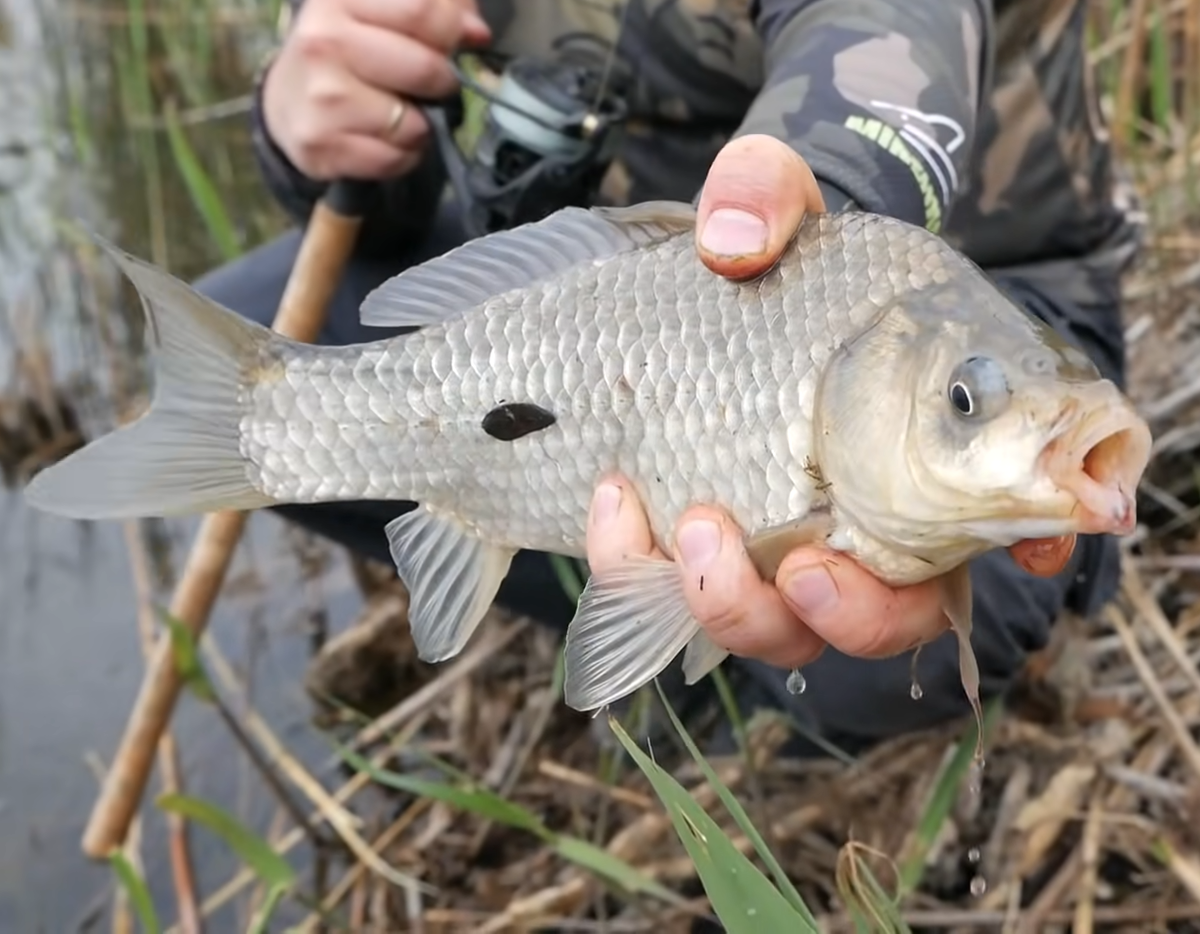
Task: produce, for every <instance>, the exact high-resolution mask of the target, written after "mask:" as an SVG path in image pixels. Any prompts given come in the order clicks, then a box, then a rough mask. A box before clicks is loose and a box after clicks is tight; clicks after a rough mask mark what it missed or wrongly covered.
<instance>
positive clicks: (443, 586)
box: [386, 506, 516, 662]
mask: <svg viewBox="0 0 1200 934" xmlns="http://www.w3.org/2000/svg"><path fill="white" fill-rule="evenodd" d="M386 532H387V537H388V547H389V548H390V549H391V552H392V560H393V561H394V562H395V563H396V571H397V572H398V573H399V575H400V580H401V581H403V582H404V586H405V587H407V588H408V593H409V608H408V620H409V626H410V627H411V629H412V636H413V641H414V642H415V643H416V645H417V655H418V656H419V657H420V659H421V660H422V661H425V662H440V661H445V660H446V659H448V658H453V657H454V656H455V655H457V654H458V653H459V652H461V651H462V648H463V646H464V645H466V644H467V641H468V640H469V639H470V638H471V636H472V634H474V632H475V630H476V628H478V626H479V623H480V622H481V621H482V620H483V617H484V615H485V614H486V613H487V611H488V608H489V607H491V605H492V601H493V600H495V598H496V591H498V590H499V589H500V584H501V583H502V582H503V580H504V578H505V576H506V575H507V574H508V569H509V567H510V566H511V565H512V559H513V556H514V555H515V554H516V551H515V550H513V549H509V548H502V547H500V546H498V545H491V544H488V543H487V542H485V541H483V540H482V539H481V538H479V537H478V536H476V535H475V534H473V533H472V532H470V531H469V530H468V529H467V528H466V527H465V526H464V525H463V524H462V523H461V522H459V521H458V520H457V519H455V518H453V517H451V516H445V515H439V514H435V513H433V512H430V511H429V510H428V509H427V508H426V507H424V506H418V507H417V508H416V509H414V510H412V511H411V512H408V513H405V514H404V515H403V516H400V517H399V518H396V519H393V520H392V521H391V522H389V523H388V524H387V527H386Z"/></svg>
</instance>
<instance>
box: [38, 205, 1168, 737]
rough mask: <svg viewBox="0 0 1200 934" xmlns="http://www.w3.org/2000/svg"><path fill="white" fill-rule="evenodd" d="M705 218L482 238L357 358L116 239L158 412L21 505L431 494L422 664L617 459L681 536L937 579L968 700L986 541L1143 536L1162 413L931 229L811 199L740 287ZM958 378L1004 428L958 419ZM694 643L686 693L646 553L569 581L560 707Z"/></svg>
mask: <svg viewBox="0 0 1200 934" xmlns="http://www.w3.org/2000/svg"><path fill="white" fill-rule="evenodd" d="M695 221H696V214H695V210H694V209H693V208H692V207H691V206H690V205H683V204H676V203H668V202H654V203H649V204H643V205H635V206H634V207H632V208H621V209H597V210H593V211H585V210H581V209H577V208H571V209H567V210H564V211H560V212H557V213H556V214H553V215H551V216H550V217H548V218H546V219H545V220H543V221H539V222H537V223H535V224H529V225H525V226H524V227H520V228H517V229H515V230H511V231H505V232H502V233H498V234H493V235H490V236H487V237H483V238H481V239H479V240H475V241H472V242H471V243H468V244H466V245H464V246H462V247H459V248H458V249H455V250H452V251H450V252H449V253H447V254H445V255H444V256H441V257H438V258H437V259H434V260H431V261H429V262H427V263H425V264H422V265H421V266H418V267H415V268H413V269H410V270H407V271H406V272H404V273H402V274H400V275H399V276H396V277H395V278H393V279H390V280H388V281H387V282H385V283H384V284H383V285H381V286H380V287H379V288H378V289H377V290H376V291H375V292H373V293H372V294H371V295H369V296H368V297H367V299H366V300H365V301H364V302H363V305H362V308H361V318H362V321H363V323H364V324H365V325H368V326H372V325H384V326H389V327H415V328H416V329H417V330H416V331H415V332H413V333H409V334H406V335H404V336H402V337H398V338H391V339H386V340H380V341H375V342H371V343H368V344H362V345H357V346H353V347H316V346H310V345H304V344H298V343H295V342H291V341H288V340H286V339H284V338H282V337H280V336H279V335H276V334H273V333H271V332H270V331H268V330H267V329H265V328H262V327H260V326H258V325H256V324H253V323H252V322H248V321H246V320H244V319H241V318H239V317H237V316H236V315H234V314H233V313H232V312H230V311H228V310H226V309H223V308H221V307H219V306H217V305H215V304H214V303H212V302H211V301H210V300H208V299H206V298H204V297H203V296H200V295H199V294H198V293H196V292H195V290H193V289H191V288H190V287H188V286H187V285H185V284H184V283H182V282H180V281H179V280H177V279H174V278H172V277H170V276H168V275H167V274H166V273H164V272H163V271H161V270H159V269H156V268H155V267H153V266H150V265H148V264H145V263H142V262H140V261H138V260H136V259H134V258H133V257H130V256H128V255H127V254H124V253H122V252H120V251H119V250H116V249H115V248H110V253H111V254H112V255H113V256H114V258H115V259H116V260H117V261H118V262H119V263H120V264H121V266H122V268H123V269H124V270H125V272H126V273H127V274H128V275H129V276H130V278H131V279H132V280H133V281H134V283H135V285H137V287H138V291H139V293H140V294H141V296H142V299H143V305H144V306H145V309H146V312H147V315H148V317H149V319H150V322H151V324H152V325H153V326H152V328H151V329H150V331H149V333H150V334H152V335H154V337H155V339H156V341H157V344H156V351H157V352H158V354H159V355H160V360H159V361H158V364H157V366H156V370H155V373H156V377H157V378H156V387H155V394H154V398H153V401H152V404H151V407H150V410H149V412H148V413H147V414H146V415H145V416H144V417H143V418H141V419H139V420H138V421H137V422H135V423H133V424H131V425H129V426H126V427H123V428H120V429H118V430H117V431H116V432H114V433H113V434H112V435H111V436H109V437H106V438H103V439H100V440H99V441H97V442H95V443H93V444H91V445H88V446H87V447H86V448H84V449H83V450H82V451H79V452H76V453H74V454H72V455H71V456H69V457H68V458H66V459H65V460H64V461H62V462H61V463H60V464H57V465H55V466H54V467H52V468H50V469H49V470H46V471H44V472H43V473H41V474H40V475H39V476H38V477H37V478H36V479H35V480H34V482H33V483H32V484H31V485H30V486H29V487H28V489H27V492H26V495H27V496H28V497H29V498H30V499H31V500H32V501H33V502H34V504H35V505H39V506H40V507H41V508H44V509H47V510H48V511H52V512H58V513H60V514H64V515H71V516H74V517H76V518H129V517H133V516H147V515H178V514H185V513H194V512H201V511H206V510H210V509H228V508H239V509H246V508H257V507H261V506H268V505H273V504H278V503H314V502H328V501H335V500H362V499H368V500H413V501H416V503H418V504H419V505H418V506H417V508H415V509H412V510H411V511H408V512H406V513H404V514H403V515H402V516H400V517H398V518H396V519H394V520H392V521H391V522H390V523H388V525H387V527H386V529H384V530H383V532H382V534H384V535H386V537H387V540H388V544H389V547H390V549H391V554H392V557H393V559H394V561H395V563H396V569H397V572H398V573H399V575H400V577H401V579H402V580H403V581H404V583H405V584H406V585H407V587H408V589H409V592H410V604H409V622H410V625H411V631H412V634H413V638H414V641H415V642H416V644H417V650H418V654H419V656H420V657H421V658H422V659H425V660H426V661H440V660H444V659H447V658H451V657H453V656H454V655H456V654H457V653H458V652H459V651H461V649H462V647H463V646H464V645H465V644H466V641H467V640H468V639H469V638H470V636H471V634H472V632H473V631H474V630H475V628H476V626H477V625H478V623H479V622H480V620H481V619H482V618H483V616H484V614H485V613H486V611H487V608H488V606H489V605H490V604H491V602H492V600H493V598H494V597H495V594H496V592H497V589H498V587H499V585H500V583H501V581H502V580H503V579H504V577H505V575H506V574H507V573H508V569H509V566H510V562H511V560H512V558H513V556H514V554H515V553H516V552H517V551H518V550H519V549H522V548H526V549H535V550H542V551H550V552H558V553H563V554H569V555H575V556H580V557H582V556H584V554H585V545H586V531H587V517H588V510H589V506H590V503H591V499H592V495H593V491H594V490H595V488H596V485H597V483H598V481H599V480H600V479H601V478H602V477H603V476H604V475H605V474H608V473H610V472H619V473H621V474H623V475H625V477H627V478H628V479H629V481H630V482H632V484H633V486H634V488H635V489H636V491H637V493H638V495H639V498H640V500H641V502H642V504H643V505H644V506H645V508H646V511H647V514H648V517H649V520H650V523H651V526H652V529H653V531H654V533H655V538H656V539H657V541H658V543H659V545H660V546H661V547H662V548H663V549H664V550H666V551H667V552H668V553H670V552H671V551H672V542H671V530H672V529H673V527H674V525H675V523H676V520H677V519H678V518H679V517H680V515H681V513H682V512H683V511H684V510H685V509H686V508H687V507H688V506H690V505H692V504H693V503H698V502H705V503H712V504H715V505H718V506H721V507H724V508H725V509H726V510H727V511H728V512H729V513H730V514H731V516H732V518H733V520H734V521H735V522H736V523H738V525H740V526H741V528H742V529H743V530H744V532H745V533H746V539H745V547H746V553H747V554H748V555H749V556H750V558H751V560H752V561H753V562H754V564H755V566H756V568H757V569H758V570H759V572H760V573H762V574H763V575H764V576H765V577H767V578H768V579H771V578H773V577H774V574H775V569H776V568H777V567H778V566H779V562H780V561H781V560H782V558H783V555H785V554H786V553H788V551H789V550H790V549H791V548H794V547H795V546H796V545H797V544H802V543H805V542H822V543H824V544H826V545H827V546H828V547H831V548H834V549H835V550H839V551H843V552H846V553H849V554H851V555H852V556H853V557H855V558H856V559H857V560H859V561H860V562H862V563H863V564H864V565H865V566H866V567H867V568H868V569H870V570H871V571H873V572H875V573H876V574H877V575H879V576H881V577H882V578H883V579H884V580H886V581H888V582H890V583H893V584H900V583H911V582H915V581H919V580H929V579H931V578H934V577H937V578H938V579H939V593H940V594H941V601H942V608H943V610H944V611H945V613H946V615H947V616H948V617H949V619H950V620H951V622H952V624H953V627H954V630H955V633H956V634H957V636H958V639H959V650H960V664H961V665H962V671H963V685H964V688H965V689H966V690H967V693H968V696H969V697H970V698H971V701H972V704H973V705H974V706H975V708H976V712H977V713H978V710H979V707H978V672H977V671H976V670H975V668H974V656H973V654H972V653H971V648H970V629H971V590H970V578H969V575H968V574H967V565H966V561H967V560H969V559H970V557H972V556H973V555H976V554H981V553H983V551H986V550H988V549H990V548H993V547H997V546H998V545H1001V544H1005V543H1013V542H1016V541H1018V540H1020V539H1022V538H1029V537H1046V536H1052V535H1061V534H1069V533H1070V532H1073V531H1077V530H1079V529H1080V528H1081V527H1082V524H1084V523H1090V524H1091V528H1092V529H1093V530H1094V529H1101V530H1125V529H1127V528H1128V527H1129V522H1130V521H1131V516H1132V515H1133V506H1132V499H1131V498H1130V497H1131V493H1130V491H1131V490H1132V489H1134V488H1135V486H1136V477H1140V471H1141V469H1143V468H1144V466H1145V458H1146V456H1148V451H1149V433H1148V429H1146V427H1145V424H1144V422H1142V421H1141V420H1139V419H1138V418H1137V417H1136V415H1135V414H1134V413H1133V411H1132V408H1131V407H1130V406H1129V404H1128V401H1127V400H1125V399H1124V398H1123V397H1122V396H1121V394H1120V393H1119V391H1118V390H1117V389H1116V388H1115V387H1114V386H1113V385H1112V384H1111V383H1108V382H1106V381H1103V380H1101V379H1100V378H1099V374H1098V373H1096V371H1095V368H1094V367H1091V365H1090V363H1088V362H1087V361H1086V359H1083V360H1082V362H1081V359H1080V358H1081V355H1080V354H1079V353H1078V352H1077V351H1072V350H1069V349H1065V345H1064V344H1063V343H1062V341H1061V340H1060V339H1059V338H1058V337H1057V336H1056V335H1055V334H1054V333H1053V331H1052V330H1051V329H1050V328H1049V327H1048V326H1046V325H1045V324H1044V323H1042V322H1038V321H1036V319H1034V318H1032V316H1030V315H1028V314H1027V313H1025V312H1024V311H1023V310H1021V309H1020V308H1018V307H1017V306H1016V305H1014V304H1013V303H1012V302H1011V301H1009V300H1008V299H1007V298H1006V297H1004V296H1003V295H1002V294H1001V293H1000V292H999V291H998V290H997V289H996V287H995V286H994V285H993V284H992V283H990V282H989V281H988V280H987V279H986V277H984V275H983V274H982V272H981V271H980V270H979V269H978V268H977V267H976V266H975V265H974V264H973V263H971V262H970V261H968V260H966V259H965V258H964V257H962V256H960V255H959V254H957V253H956V252H954V251H953V250H952V249H951V248H950V247H949V246H948V245H947V244H946V243H944V242H943V241H942V240H941V239H940V238H938V237H937V236H936V235H934V234H932V233H931V232H929V231H927V230H923V229H921V228H918V227H914V226H912V225H909V224H906V223H903V222H901V221H897V220H894V219H890V218H885V217H880V216H875V215H868V214H856V213H844V214H838V215H820V216H810V217H807V218H806V219H805V220H804V221H803V222H802V224H801V225H800V228H799V230H798V231H797V232H796V235H795V237H794V238H793V241H792V242H791V243H790V244H789V245H788V246H787V247H786V248H785V250H784V252H783V255H782V256H781V258H780V260H779V262H778V263H777V264H776V266H775V267H774V268H773V269H771V270H770V271H768V272H767V273H765V274H764V275H762V276H760V277H758V278H757V279H755V280H754V281H751V282H732V281H730V280H728V279H725V278H723V277H720V276H717V275H715V274H713V273H712V272H711V271H710V270H708V269H707V268H706V267H705V266H704V264H703V263H702V262H701V260H700V258H699V257H698V255H697V252H696V249H695V233H696V231H695ZM1072 355H1073V356H1072ZM960 372H961V373H963V374H965V375H963V376H961V379H965V380H967V381H968V383H971V385H972V386H973V387H974V388H973V390H972V392H978V393H980V394H981V395H980V400H981V405H982V406H983V409H984V410H985V411H986V412H987V413H989V414H988V417H986V418H980V419H974V414H975V411H974V407H973V405H972V406H971V409H970V411H968V412H964V411H962V410H961V409H960V410H957V411H956V409H955V407H956V406H957V403H952V401H951V394H950V392H949V390H950V388H951V385H952V383H953V386H955V387H956V388H958V389H959V390H961V393H960V396H961V394H962V393H967V389H965V388H963V384H961V382H959V383H954V382H953V380H955V379H959V378H960V377H956V376H955V375H954V374H958V373H960ZM972 374H974V375H972ZM972 380H977V382H974V383H972V382H971V381H972ZM989 392H990V393H991V394H990V395H989ZM967 398H968V400H971V399H973V398H974V396H972V395H971V394H970V393H967ZM1064 405H1065V406H1066V408H1065V409H1064V408H1063V406H1064ZM1063 411H1071V412H1073V413H1075V414H1073V415H1072V416H1071V418H1070V419H1066V420H1064V419H1063V418H1062V417H1061V416H1062V412H1063ZM993 416H994V417H993ZM973 419H974V420H973ZM1110 424H1111V425H1115V426H1119V430H1120V431H1121V432H1124V433H1125V434H1124V438H1125V442H1124V443H1125V447H1126V451H1125V452H1124V453H1119V452H1118V453H1113V452H1117V451H1118V447H1119V446H1118V447H1113V448H1111V449H1110V450H1109V451H1108V452H1107V453H1106V454H1105V455H1104V456H1098V457H1097V458H1096V459H1095V460H1096V463H1097V464H1099V465H1101V466H1100V467H1098V468H1097V469H1098V470H1100V471H1101V479H1100V480H1094V479H1092V478H1091V477H1090V475H1089V474H1088V473H1087V471H1085V470H1084V469H1083V468H1082V467H1081V466H1080V464H1081V463H1082V454H1081V453H1080V452H1079V450H1078V449H1077V448H1078V446H1079V445H1084V447H1083V448H1082V450H1083V451H1084V452H1085V453H1086V452H1087V451H1090V450H1091V446H1092V445H1094V444H1096V442H1097V440H1098V439H1100V438H1101V436H1102V434H1103V431H1106V430H1108V429H1107V428H1105V427H1104V426H1106V425H1110ZM815 425H816V426H819V430H817V431H814V426H815ZM1096 425H1100V427H1101V429H1102V431H1101V434H1097V433H1096V432H1097V429H1096V428H1095V427H1094V426H1096ZM1113 430H1114V431H1116V430H1117V429H1116V428H1114V429H1113ZM1065 431H1070V432H1074V434H1073V435H1071V436H1070V438H1066V437H1065V436H1062V435H1063V432H1065ZM1071 439H1075V440H1071ZM1081 439H1082V440H1081ZM1047 451H1049V452H1051V455H1052V456H1050V463H1052V464H1056V465H1058V466H1057V468H1056V469H1057V470H1058V473H1057V474H1056V475H1055V476H1054V477H1050V476H1048V474H1047V471H1048V469H1049V468H1048V467H1046V466H1045V465H1044V464H1043V462H1042V461H1043V458H1042V455H1043V454H1044V453H1045V452H1047ZM1072 471H1073V472H1072ZM1103 471H1108V474H1107V475H1104V474H1103ZM1135 474H1136V476H1135ZM1101 481H1103V483H1101ZM1058 483H1062V484H1065V486H1064V487H1063V488H1062V489H1060V488H1059V487H1058V486H1056V484H1058ZM1104 484H1107V486H1104ZM1063 490H1066V491H1067V492H1066V493H1064V492H1063ZM1072 491H1073V492H1072ZM1085 500H1086V502H1087V503H1088V504H1090V505H1088V506H1087V508H1085V509H1084V510H1082V511H1080V510H1079V509H1078V508H1077V507H1079V506H1080V505H1082V504H1084V502H1085ZM1093 505H1094V506H1096V507H1097V508H1099V509H1100V510H1101V512H1100V513H1092V512H1089V510H1091V509H1092V506H1093ZM814 506H816V507H818V508H814ZM681 651H682V652H683V653H684V657H683V669H684V674H685V677H686V678H687V680H688V681H689V682H691V681H695V680H696V679H697V678H699V677H702V676H703V675H704V674H705V673H707V672H708V671H710V670H712V668H713V667H715V666H716V665H718V664H720V662H721V660H722V659H723V658H724V657H725V656H726V654H727V652H726V650H725V649H723V648H721V647H719V646H717V645H715V644H714V643H713V642H711V641H710V640H709V639H708V637H707V635H706V634H705V632H704V631H703V630H702V629H701V627H700V625H699V623H698V622H697V621H696V619H695V618H693V616H692V614H691V610H690V609H689V605H688V602H687V600H686V597H685V589H684V577H683V576H682V575H681V574H680V572H679V570H678V566H677V565H675V564H674V563H672V562H664V561H661V560H649V559H643V558H638V557H637V556H633V557H630V558H627V559H626V560H624V561H623V562H622V563H620V564H619V565H618V566H617V567H615V568H606V569H603V570H602V572H601V573H598V574H595V575H593V576H592V577H591V578H590V579H589V580H588V583H587V586H586V588H585V590H584V592H583V594H582V596H581V598H580V603H579V608H578V611H577V613H576V616H575V618H574V619H573V620H572V623H571V626H570V627H569V629H568V633H567V640H566V647H565V653H566V660H565V668H566V680H565V695H566V699H567V702H568V703H569V704H570V705H571V706H573V707H576V708H578V709H580V710H593V709H596V708H597V707H602V706H604V705H605V704H608V703H611V702H613V701H614V700H617V699H619V698H621V697H623V696H625V695H626V694H628V693H630V692H631V691H633V690H636V689H637V688H638V687H640V686H641V685H643V684H645V683H646V682H647V681H648V680H649V679H650V678H653V677H654V676H655V675H657V674H658V673H659V672H660V671H662V669H663V668H665V667H666V665H667V664H669V663H670V661H671V660H672V659H673V658H675V657H676V656H677V655H678V654H679V653H680V652H681Z"/></svg>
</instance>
